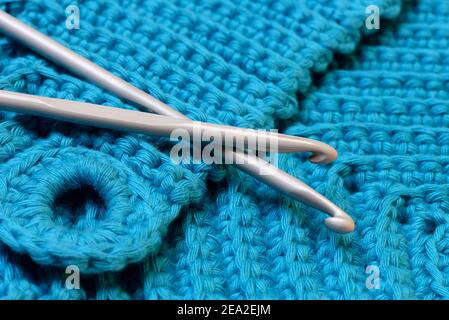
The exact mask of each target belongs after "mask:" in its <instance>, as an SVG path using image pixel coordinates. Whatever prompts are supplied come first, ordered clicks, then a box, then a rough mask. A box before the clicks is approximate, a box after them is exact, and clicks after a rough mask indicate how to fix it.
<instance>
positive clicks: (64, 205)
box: [54, 183, 106, 229]
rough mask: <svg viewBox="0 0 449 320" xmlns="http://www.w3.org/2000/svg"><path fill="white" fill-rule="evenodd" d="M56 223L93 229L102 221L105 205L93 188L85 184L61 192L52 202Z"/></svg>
mask: <svg viewBox="0 0 449 320" xmlns="http://www.w3.org/2000/svg"><path fill="white" fill-rule="evenodd" d="M54 212H55V216H56V221H57V222H58V223H59V224H62V225H66V226H73V227H75V228H79V229H85V228H89V227H90V228H93V227H94V226H95V222H97V221H99V220H102V219H104V217H105V214H106V204H105V201H104V200H103V198H102V197H101V195H100V194H99V192H98V191H97V190H95V188H94V187H93V186H92V185H90V184H87V183H82V184H80V185H78V186H76V187H72V188H69V189H67V190H64V191H63V192H61V193H60V194H59V195H58V196H57V197H56V198H55V202H54Z"/></svg>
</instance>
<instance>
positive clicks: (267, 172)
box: [0, 10, 355, 233]
mask: <svg viewBox="0 0 449 320" xmlns="http://www.w3.org/2000/svg"><path fill="white" fill-rule="evenodd" d="M0 31H2V32H3V33H4V34H6V35H7V36H9V37H11V38H13V39H15V40H16V41H19V42H21V43H22V44H23V45H25V46H27V47H29V48H30V49H32V50H34V51H36V52H37V53H39V54H41V55H43V56H44V57H46V58H48V59H49V60H51V61H53V62H54V63H57V64H58V65H60V66H62V67H64V68H66V69H68V70H70V71H71V72H72V73H74V74H76V75H78V76H81V77H84V78H85V79H87V80H89V81H91V82H93V83H96V84H97V85H99V86H101V87H103V88H105V89H107V90H109V91H111V92H114V93H115V94H117V95H118V96H120V97H122V98H124V99H127V100H129V101H132V102H134V103H136V104H137V105H140V106H142V107H143V108H145V109H146V110H147V111H152V112H155V113H158V114H161V115H165V116H170V117H173V118H180V119H187V117H186V116H184V115H183V114H181V113H179V112H178V111H176V110H174V109H172V108H170V107H169V106H168V105H166V104H164V103H163V102H161V101H159V100H157V99H155V98H154V97H152V96H150V95H149V94H147V93H145V92H144V91H142V90H140V89H138V88H136V87H134V86H132V85H131V84H129V83H127V82H126V81H124V80H123V79H120V78H118V77H117V76H115V75H113V74H112V73H110V72H108V71H106V70H105V69H103V68H101V67H100V66H98V65H96V64H94V63H93V62H91V61H89V60H88V59H86V58H84V57H82V56H80V55H78V54H76V53H75V52H73V51H71V50H70V49H68V48H66V47H64V46H62V45H61V44H59V43H58V42H56V41H54V40H52V39H51V38H49V37H47V36H46V35H44V34H42V33H40V32H39V31H37V30H35V29H33V28H31V27H29V26H28V25H26V24H24V23H22V22H21V21H20V20H18V19H16V18H14V17H12V16H11V15H9V14H7V13H6V12H4V11H2V10H0ZM226 153H232V156H233V157H234V158H235V159H236V166H237V167H238V168H240V169H241V170H243V171H245V172H247V173H248V174H250V175H252V176H254V177H255V178H256V179H258V180H260V181H262V182H264V183H266V184H268V185H270V186H272V187H274V188H276V189H277V190H279V191H281V192H283V193H285V194H287V195H289V196H291V197H293V198H295V199H298V200H302V201H304V202H306V203H309V204H310V205H312V206H314V207H316V208H318V209H320V210H322V211H324V212H326V213H328V214H329V215H330V217H329V218H327V219H326V220H325V223H326V225H327V226H328V227H329V228H330V229H332V230H334V231H336V232H342V233H345V232H351V231H353V230H354V227H355V225H354V221H353V220H352V218H351V217H350V216H349V215H348V214H347V213H345V212H344V211H343V210H341V209H340V208H338V207H337V206H336V205H335V204H333V203H332V202H331V201H329V200H328V199H326V198H325V197H324V196H322V195H321V194H319V193H318V192H316V191H315V190H313V189H312V188H310V187H309V186H307V185H306V184H304V183H303V182H301V181H300V180H299V179H296V178H294V177H292V176H290V175H288V174H287V173H286V172H284V171H282V170H280V169H278V168H276V167H275V166H273V165H271V164H269V163H268V162H267V161H265V160H263V159H262V158H258V157H256V156H254V155H251V154H246V153H243V152H234V151H232V150H229V149H226V150H225V154H226ZM310 160H311V161H312V162H316V163H323V162H324V163H325V162H329V160H330V159H329V158H327V157H326V154H323V153H318V154H313V155H312V156H311V157H310ZM242 161H243V162H242ZM239 163H244V164H239ZM261 172H263V174H261Z"/></svg>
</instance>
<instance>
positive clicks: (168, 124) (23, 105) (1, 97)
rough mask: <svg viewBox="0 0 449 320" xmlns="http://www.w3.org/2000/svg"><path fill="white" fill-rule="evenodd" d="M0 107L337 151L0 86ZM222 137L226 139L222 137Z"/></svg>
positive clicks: (106, 124) (268, 147)
mask: <svg viewBox="0 0 449 320" xmlns="http://www.w3.org/2000/svg"><path fill="white" fill-rule="evenodd" d="M0 109H3V110H6V111H13V112H21V113H25V114H31V115H34V116H41V117H46V118H51V119H56V120H62V121H67V122H72V123H77V124H83V125H90V126H95V127H101V128H107V129H115V130H123V131H132V132H140V133H145V134H149V135H161V136H170V135H171V133H172V132H173V131H174V130H176V129H182V130H185V132H186V133H188V135H189V137H191V138H192V137H195V136H196V135H195V134H196V132H197V133H198V134H197V135H198V137H199V138H200V139H201V138H203V137H209V136H213V137H217V141H215V139H214V140H213V141H212V142H211V143H215V144H218V145H220V146H221V145H224V146H227V147H230V148H234V147H236V148H237V147H239V146H237V145H236V143H235V142H234V141H242V146H241V147H242V148H241V149H242V150H245V149H247V148H248V146H249V147H252V149H253V151H255V150H259V151H274V152H304V151H310V152H316V153H317V154H318V155H320V156H322V157H323V159H324V161H332V160H334V159H335V157H336V155H337V152H336V151H335V149H334V148H332V147H331V146H329V145H327V144H325V143H322V142H319V141H315V140H311V139H306V138H301V137H295V136H289V135H285V134H278V133H275V132H269V131H258V130H252V129H242V128H237V127H231V126H223V125H216V124H210V123H204V122H199V121H192V120H186V119H181V118H172V117H168V116H161V115H156V114H153V113H148V112H140V111H134V110H126V109H120V108H111V107H105V106H99V105H95V104H91V103H84V102H78V101H70V100H64V99H54V98H47V97H41V96H35V95H30V94H23V93H17V92H10V91H5V90H0ZM195 131H196V132H195ZM205 133H207V135H205ZM225 137H226V139H224V138H225ZM218 138H221V139H218ZM258 140H259V141H263V143H257V141H258ZM202 142H208V140H202ZM251 143H253V145H251ZM272 144H273V145H272ZM245 147H246V148H245Z"/></svg>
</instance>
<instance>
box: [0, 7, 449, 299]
mask: <svg viewBox="0 0 449 320" xmlns="http://www.w3.org/2000/svg"><path fill="white" fill-rule="evenodd" d="M75 3H77V4H78V6H79V8H80V29H79V30H67V29H66V27H65V19H66V15H65V8H66V7H67V6H68V5H70V4H75ZM0 4H1V5H0V6H1V7H2V9H4V10H7V11H8V12H10V13H11V14H13V15H14V16H16V17H18V18H19V19H21V20H22V21H25V22H27V23H29V24H31V25H33V26H34V27H36V28H37V29H39V30H41V31H42V32H44V33H46V34H48V35H49V36H51V37H53V38H54V39H56V40H58V41H60V42H61V43H63V44H65V45H67V46H69V47H70V48H72V49H73V50H75V51H76V52H78V53H80V54H82V55H83V56H85V57H87V58H89V59H91V60H92V61H94V62H95V63H97V64H99V65H101V66H103V67H105V68H106V69H108V70H110V71H112V72H113V73H115V74H117V75H119V76H120V77H122V78H123V79H125V80H126V81H129V82H130V83H132V84H133V85H135V86H137V87H139V88H141V89H143V90H145V91H146V92H149V93H151V94H152V95H154V96H156V97H157V98H158V99H160V100H162V101H164V102H165V103H167V104H169V105H170V106H172V107H173V108H175V109H177V110H179V111H180V112H182V113H185V114H186V115H188V116H189V117H191V118H194V119H195V120H200V121H208V122H214V123H223V124H229V125H236V126H241V127H250V128H262V129H270V128H279V130H280V131H281V132H286V133H289V134H297V135H301V136H305V137H310V138H315V139H319V140H322V141H324V142H327V143H329V144H331V145H332V146H334V147H335V148H336V149H337V150H338V151H339V158H338V159H337V161H336V162H335V163H333V164H331V165H326V166H322V165H314V164H311V163H309V162H307V161H306V158H305V156H304V155H301V154H298V155H281V156H280V159H279V165H280V167H281V168H282V169H284V170H286V171H287V172H289V173H291V174H292V175H295V176H297V177H300V178H301V179H303V180H304V181H305V182H307V183H308V184H310V185H311V186H312V187H313V188H315V189H316V190H318V191H319V192H321V193H322V194H324V195H326V196H327V197H328V198H329V199H331V200H332V201H333V202H335V203H336V204H338V205H339V206H340V207H342V208H343V209H344V210H345V211H347V212H349V213H350V214H351V215H352V216H353V217H354V219H355V221H356V224H357V229H356V231H355V232H354V233H352V234H348V235H338V234H335V233H333V232H331V231H329V230H328V229H327V228H326V227H325V226H324V224H323V219H324V217H325V215H324V214H323V213H321V212H319V211H317V210H315V209H312V208H311V207H309V206H307V205H305V204H303V203H301V202H298V201H293V200H291V199H289V198H287V197H285V196H283V195H280V194H279V193H277V192H276V191H275V190H273V189H271V188H269V187H267V186H265V185H262V184H260V183H259V182H257V181H256V180H254V179H253V178H251V177H249V176H247V175H246V174H244V173H242V172H240V171H238V170H236V169H235V168H234V167H232V166H207V165H204V164H201V165H190V164H188V165H187V164H185V165H179V166H178V165H175V164H173V163H172V162H171V161H170V159H169V150H170V147H171V144H170V143H169V142H168V140H167V139H162V138H154V137H146V136H143V135H139V134H125V133H119V132H114V131H108V130H100V129H96V128H90V127H81V126H74V125H70V124H66V123H62V122H56V121H51V120H46V119H41V118H37V117H30V116H24V115H19V114H14V113H7V112H2V113H1V114H0V173H1V174H0V298H2V299H229V298H230V299H262V298H269V299H408V298H419V299H447V298H449V282H448V280H447V279H448V273H449V269H448V266H449V260H448V258H447V254H448V244H449V240H448V233H447V230H448V227H447V226H448V225H449V221H448V217H447V210H448V203H449V187H448V186H449V184H448V176H449V175H448V174H449V147H448V146H449V144H448V143H447V142H449V130H448V129H447V127H448V124H449V116H448V115H449V103H448V101H447V100H448V99H447V98H448V95H449V85H448V83H449V82H448V79H449V69H448V62H449V51H448V50H449V33H448V32H447V30H449V26H448V25H449V20H448V18H447V17H448V16H449V4H446V2H444V1H437V0H427V1H425V0H415V1H404V2H403V3H401V1H400V0H377V1H374V0H369V1H368V0H344V1H343V0H315V1H312V0H301V1H298V0H282V1H281V0H256V1H255V0H239V1H236V0H193V1H192V0H190V1H189V0H170V1H167V0H143V1H141V0H132V1H129V0H127V1H124V0H83V1H75V2H73V1H69V0H63V1H61V0H59V1H56V0H46V1H36V0H35V1H32V0H30V1H0ZM370 4H375V5H378V6H379V8H380V12H381V17H382V19H383V20H382V22H381V30H379V31H378V32H376V33H374V32H370V31H367V30H366V28H365V25H364V24H365V17H366V15H365V7H366V6H367V5H370ZM0 52H1V57H0V89H5V90H11V91H17V92H23V93H29V94H37V95H44V96H49V97H57V98H63V99H73V100H79V101H86V102H90V103H96V104H103V105H110V106H118V107H122V108H132V109H135V108H136V106H133V105H131V104H129V103H127V102H126V101H122V100H120V99H119V98H118V97H116V96H115V95H113V94H111V93H109V92H106V91H103V90H102V89H100V88H98V87H96V86H95V85H93V84H91V83H89V82H87V81H83V80H82V79H79V78H77V77H75V76H73V75H72V74H70V73H69V72H67V71H66V70H63V69H61V68H58V67H57V66H55V65H53V64H52V63H51V62H49V61H47V60H46V59H44V58H41V57H39V56H37V55H36V54H34V53H33V52H30V51H29V50H27V49H25V48H24V47H22V46H20V45H18V44H16V43H14V42H13V41H11V40H10V39H8V38H6V37H4V36H0ZM68 265H76V266H78V267H79V268H80V271H81V288H80V289H78V290H69V289H67V288H66V287H65V280H66V277H67V274H66V273H65V268H66V267H67V266H68ZM367 266H377V267H378V268H379V271H380V274H379V276H380V285H379V288H378V289H369V288H368V287H367V286H366V280H367V277H368V274H366V272H365V270H366V267H367Z"/></svg>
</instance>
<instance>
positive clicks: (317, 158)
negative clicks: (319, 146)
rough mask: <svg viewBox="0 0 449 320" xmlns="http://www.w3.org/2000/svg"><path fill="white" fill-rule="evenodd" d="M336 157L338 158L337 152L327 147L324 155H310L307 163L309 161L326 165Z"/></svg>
mask: <svg viewBox="0 0 449 320" xmlns="http://www.w3.org/2000/svg"><path fill="white" fill-rule="evenodd" d="M337 156H338V152H337V150H335V149H334V148H332V147H329V148H328V150H327V152H326V153H324V152H322V153H321V152H320V153H314V154H312V155H311V156H310V157H309V161H311V162H313V163H322V164H327V163H331V162H332V161H334V160H335V159H337Z"/></svg>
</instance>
